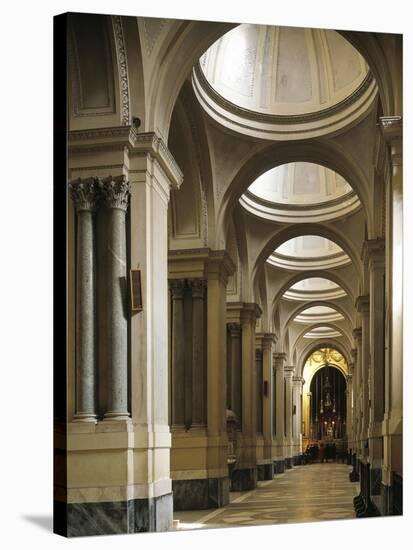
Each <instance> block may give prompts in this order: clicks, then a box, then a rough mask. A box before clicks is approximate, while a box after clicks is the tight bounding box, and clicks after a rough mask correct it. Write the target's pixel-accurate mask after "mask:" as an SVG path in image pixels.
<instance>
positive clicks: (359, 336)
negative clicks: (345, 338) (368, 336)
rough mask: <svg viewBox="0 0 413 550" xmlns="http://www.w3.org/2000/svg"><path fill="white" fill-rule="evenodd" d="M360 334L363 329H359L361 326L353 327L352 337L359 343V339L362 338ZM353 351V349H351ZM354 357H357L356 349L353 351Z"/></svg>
mask: <svg viewBox="0 0 413 550" xmlns="http://www.w3.org/2000/svg"><path fill="white" fill-rule="evenodd" d="M362 335H363V331H362V330H361V328H360V327H359V328H355V329H354V330H353V337H354V340H356V342H359V343H361V339H362ZM351 351H352V352H353V350H351ZM353 356H354V358H355V359H356V358H357V350H355V353H354V355H353Z"/></svg>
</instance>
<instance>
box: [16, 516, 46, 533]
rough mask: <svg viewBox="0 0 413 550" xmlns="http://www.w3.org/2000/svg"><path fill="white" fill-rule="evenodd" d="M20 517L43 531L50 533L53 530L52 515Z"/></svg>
mask: <svg viewBox="0 0 413 550" xmlns="http://www.w3.org/2000/svg"><path fill="white" fill-rule="evenodd" d="M22 519H24V520H26V521H28V522H30V523H33V524H34V525H37V526H38V527H40V528H41V529H43V530H45V531H49V532H50V533H51V532H52V531H53V517H52V516H34V515H33V516H22Z"/></svg>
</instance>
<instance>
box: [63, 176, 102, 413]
mask: <svg viewBox="0 0 413 550" xmlns="http://www.w3.org/2000/svg"><path fill="white" fill-rule="evenodd" d="M69 189H70V193H71V197H72V200H73V202H74V204H75V208H76V213H77V231H76V232H77V247H76V409H75V415H74V418H73V420H74V421H75V422H96V359H95V307H96V304H95V254H94V230H93V212H94V211H95V209H96V198H97V194H98V182H97V179H96V178H86V179H81V178H78V179H77V180H73V181H71V182H69Z"/></svg>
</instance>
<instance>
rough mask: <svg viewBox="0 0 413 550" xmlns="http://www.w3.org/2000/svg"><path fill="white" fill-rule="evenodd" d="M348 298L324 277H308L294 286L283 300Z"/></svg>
mask: <svg viewBox="0 0 413 550" xmlns="http://www.w3.org/2000/svg"><path fill="white" fill-rule="evenodd" d="M344 296H346V292H345V291H344V290H343V289H342V288H341V287H340V286H339V285H337V284H336V283H334V282H333V281H330V280H329V279H324V278H322V277H308V278H306V279H304V280H302V281H299V282H298V283H295V284H294V285H292V286H291V287H290V288H289V289H288V290H287V291H286V292H284V294H283V298H284V299H286V300H293V301H311V300H334V299H336V298H342V297H344Z"/></svg>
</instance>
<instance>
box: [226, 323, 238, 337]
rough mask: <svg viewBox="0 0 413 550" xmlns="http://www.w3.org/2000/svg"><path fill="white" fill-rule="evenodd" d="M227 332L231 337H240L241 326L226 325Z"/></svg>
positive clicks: (234, 324) (235, 324)
mask: <svg viewBox="0 0 413 550" xmlns="http://www.w3.org/2000/svg"><path fill="white" fill-rule="evenodd" d="M227 327H228V331H229V333H230V335H231V336H232V337H235V336H240V334H241V325H240V324H238V323H227Z"/></svg>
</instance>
